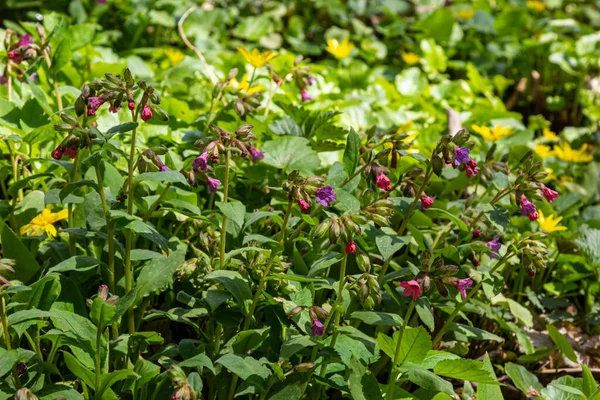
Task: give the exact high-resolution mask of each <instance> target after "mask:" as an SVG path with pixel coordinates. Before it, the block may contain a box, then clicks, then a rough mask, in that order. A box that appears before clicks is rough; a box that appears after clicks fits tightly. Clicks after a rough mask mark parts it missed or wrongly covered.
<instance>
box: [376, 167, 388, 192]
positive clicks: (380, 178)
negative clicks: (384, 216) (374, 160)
mask: <svg viewBox="0 0 600 400" xmlns="http://www.w3.org/2000/svg"><path fill="white" fill-rule="evenodd" d="M375 184H376V185H377V187H378V188H380V189H383V190H386V191H388V192H389V191H390V190H392V186H391V184H390V178H388V177H387V176H386V175H385V174H384V173H382V172H379V173H378V174H377V175H375Z"/></svg>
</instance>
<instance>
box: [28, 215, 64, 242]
mask: <svg viewBox="0 0 600 400" xmlns="http://www.w3.org/2000/svg"><path fill="white" fill-rule="evenodd" d="M68 216H69V212H68V210H67V209H64V210H61V211H59V212H57V213H53V212H52V211H50V209H48V208H45V209H44V211H42V213H41V214H39V215H38V216H37V217H35V218H33V219H32V220H31V222H30V223H28V224H27V225H25V226H23V227H22V228H21V234H26V233H34V234H35V235H38V236H39V235H42V234H43V233H44V232H45V233H46V234H47V235H48V236H51V237H52V236H56V228H55V227H54V225H53V224H54V223H56V222H58V221H61V220H63V219H67V217H68Z"/></svg>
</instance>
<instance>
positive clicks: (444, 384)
mask: <svg viewBox="0 0 600 400" xmlns="http://www.w3.org/2000/svg"><path fill="white" fill-rule="evenodd" d="M400 371H402V373H403V374H404V375H406V377H407V378H408V380H409V381H410V382H412V383H414V384H415V385H418V386H420V387H422V388H424V389H427V390H431V391H435V392H442V393H446V394H448V395H450V396H452V397H454V396H455V394H454V388H453V387H452V383H450V382H448V381H447V380H445V379H442V378H440V377H439V376H437V375H436V374H434V373H433V372H431V371H429V370H427V369H425V368H423V367H421V366H419V365H415V364H411V363H406V364H404V366H402V367H401V368H400Z"/></svg>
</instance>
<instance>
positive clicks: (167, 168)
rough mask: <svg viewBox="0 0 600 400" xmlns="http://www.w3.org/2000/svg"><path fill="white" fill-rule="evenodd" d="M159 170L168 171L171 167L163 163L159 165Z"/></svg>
mask: <svg viewBox="0 0 600 400" xmlns="http://www.w3.org/2000/svg"><path fill="white" fill-rule="evenodd" d="M160 170H161V171H163V172H166V171H170V170H171V169H170V168H169V167H167V166H166V165H165V164H163V165H161V166H160Z"/></svg>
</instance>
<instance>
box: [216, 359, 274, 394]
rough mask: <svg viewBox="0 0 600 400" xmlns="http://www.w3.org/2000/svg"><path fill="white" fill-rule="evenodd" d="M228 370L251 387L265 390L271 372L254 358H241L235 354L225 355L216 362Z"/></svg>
mask: <svg viewBox="0 0 600 400" xmlns="http://www.w3.org/2000/svg"><path fill="white" fill-rule="evenodd" d="M216 363H217V364H221V365H222V366H224V367H225V368H227V370H228V371H229V372H231V373H233V374H235V375H237V376H239V377H240V378H241V379H242V380H243V381H245V382H246V383H248V384H249V385H255V386H258V387H260V388H263V386H264V381H265V380H266V379H267V378H269V376H270V375H271V371H269V369H268V368H267V367H265V366H264V365H262V364H261V363H259V362H258V361H257V360H255V359H254V358H252V357H249V356H246V357H240V356H238V355H235V354H225V355H224V356H222V357H221V358H219V359H218V360H217V361H216Z"/></svg>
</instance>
